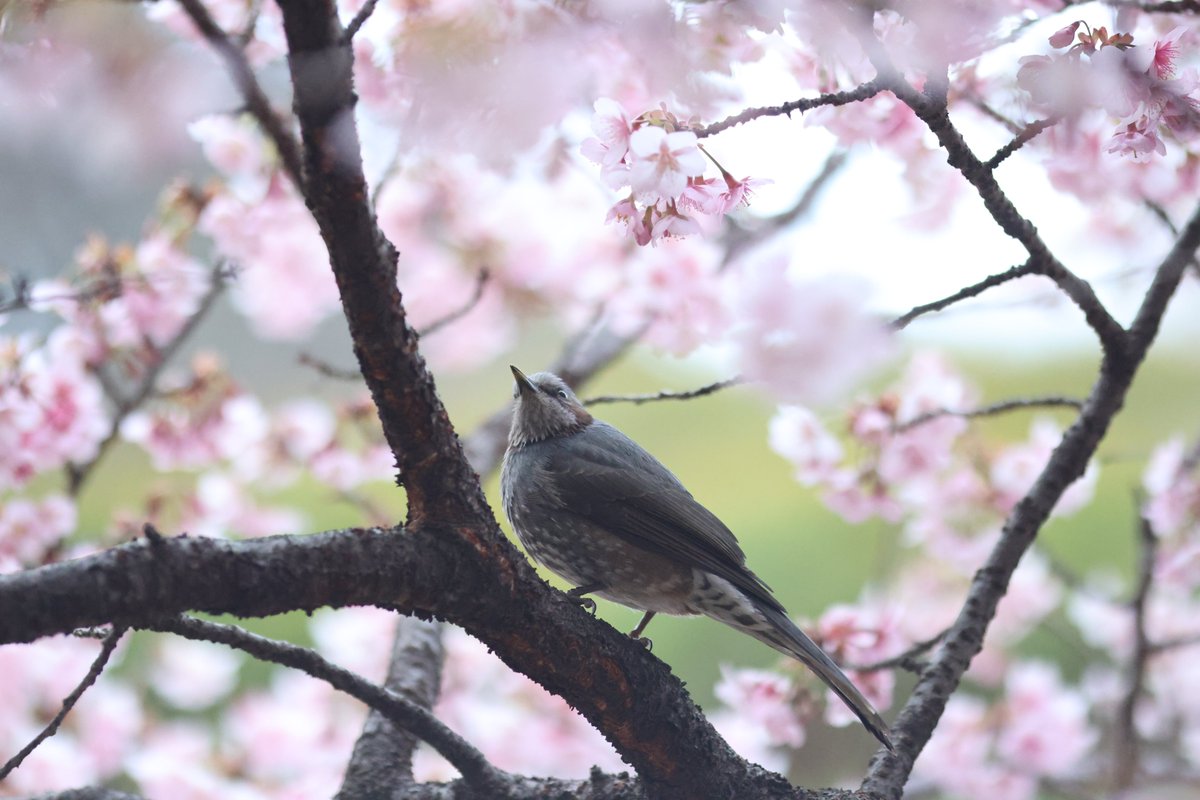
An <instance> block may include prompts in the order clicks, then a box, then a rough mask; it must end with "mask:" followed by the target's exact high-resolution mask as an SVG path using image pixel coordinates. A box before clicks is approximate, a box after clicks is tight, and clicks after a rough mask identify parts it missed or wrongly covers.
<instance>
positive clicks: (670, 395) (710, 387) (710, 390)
mask: <svg viewBox="0 0 1200 800" xmlns="http://www.w3.org/2000/svg"><path fill="white" fill-rule="evenodd" d="M741 382H742V378H741V376H739V375H735V376H734V377H732V378H726V379H725V380H721V381H716V382H714V383H709V384H706V385H704V386H701V387H699V388H696V389H689V390H687V391H684V392H672V391H668V390H666V389H664V390H663V391H661V392H655V393H653V394H602V395H596V396H595V397H585V398H584V399H583V400H582V403H583V404H584V405H585V406H598V405H602V404H604V403H632V404H634V405H635V406H640V405H641V404H643V403H653V402H656V401H659V400H691V399H693V398H696V397H706V396H708V395H710V394H715V393H716V392H719V391H720V390H722V389H725V388H727V387H729V386H737V385H738V384H739V383H741Z"/></svg>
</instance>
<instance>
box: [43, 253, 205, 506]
mask: <svg viewBox="0 0 1200 800" xmlns="http://www.w3.org/2000/svg"><path fill="white" fill-rule="evenodd" d="M228 275H229V273H228V271H227V268H226V266H225V265H224V264H217V265H216V266H214V267H213V269H212V272H211V273H210V275H209V285H208V291H206V292H205V293H204V296H203V297H201V298H200V303H199V305H197V306H196V310H195V311H194V312H192V315H191V316H190V317H188V318H187V320H186V321H184V323H183V325H182V326H181V327H180V328H179V330H178V331H177V332H176V333H175V335H174V336H173V337H171V340H170V341H168V342H167V343H166V344H164V345H163V346H162V347H160V348H158V349H157V351H156V352H154V353H153V358H152V360H151V361H150V363H149V364H148V365H147V366H146V368H145V371H144V372H143V373H142V376H141V378H140V379H139V380H138V382H137V384H136V385H135V386H134V387H133V389H132V390H131V391H130V392H129V394H123V393H121V392H119V391H118V390H117V387H116V386H115V385H114V383H113V382H112V381H111V380H109V377H108V375H107V374H106V373H105V372H104V370H103V369H97V370H96V378H97V379H98V380H99V381H100V383H101V385H103V386H104V390H105V393H106V394H107V395H108V398H109V400H111V401H112V402H113V404H114V406H115V409H114V411H113V419H112V424H110V425H109V428H108V432H107V433H106V434H105V435H104V438H103V439H101V440H100V443H99V445H98V446H97V449H96V454H95V455H94V456H92V458H91V460H90V461H87V462H85V463H82V464H73V463H72V464H68V465H67V467H66V472H67V491H68V493H70V494H71V496H72V497H74V496H77V495H78V494H79V492H80V491H81V490H82V489H83V485H84V483H85V482H86V481H87V479H88V476H90V475H91V474H92V471H93V470H94V469H95V468H96V465H97V464H98V463H100V460H101V459H102V458H103V457H104V455H105V454H106V453H107V452H108V450H109V448H110V447H112V445H113V443H114V442H116V440H117V436H118V435H119V434H120V432H121V423H123V422H124V421H125V418H126V417H128V416H129V415H130V414H131V413H133V412H134V411H135V410H137V409H138V408H139V407H140V406H141V405H142V403H144V402H146V400H147V399H148V398H149V397H150V395H151V394H152V393H153V392H154V387H155V384H156V383H157V382H158V376H159V375H160V374H162V371H163V369H164V368H165V367H166V365H167V364H168V363H169V362H170V361H171V359H172V358H174V356H175V354H176V353H178V352H179V348H180V347H182V346H183V343H184V342H185V341H186V340H187V339H188V337H190V336H191V335H192V333H193V332H194V331H195V330H196V328H198V327H199V326H200V323H201V322H202V321H203V320H204V318H205V317H206V316H208V313H209V312H210V311H211V310H212V309H213V307H214V306H215V305H216V302H217V299H218V298H219V297H220V296H221V293H222V292H223V291H224V290H225V285H226V284H225V280H226V278H227V277H228Z"/></svg>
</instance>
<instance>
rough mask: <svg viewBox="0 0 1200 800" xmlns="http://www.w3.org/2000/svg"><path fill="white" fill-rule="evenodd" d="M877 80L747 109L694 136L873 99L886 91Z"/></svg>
mask: <svg viewBox="0 0 1200 800" xmlns="http://www.w3.org/2000/svg"><path fill="white" fill-rule="evenodd" d="M887 88H888V87H887V86H884V85H883V83H881V82H880V81H878V80H871V81H867V82H866V83H864V84H862V85H861V86H856V87H854V88H853V89H847V90H846V91H844V92H829V93H827V94H821V95H817V96H816V97H802V98H800V99H799V100H792V101H791V102H789V103H784V104H783V105H779V106H763V107H760V108H747V109H746V110H745V111H742V112H740V113H738V114H734V115H733V116H732V117H726V118H725V119H723V120H721V121H719V122H714V123H712V124H711V125H705V126H704V127H702V128H694V129H693V131H694V132H695V134H696V136H698V137H699V138H701V139H703V138H705V137H706V136H712V135H713V134H715V133H720V132H721V131H723V130H726V129H727V128H732V127H734V126H735V125H741V124H742V123H744V122H749V121H750V120H753V119H758V118H759V117H782V116H791V115H792V114H793V113H795V112H797V111H800V112H804V111H809V110H810V109H814V108H818V107H820V106H844V105H846V104H847V103H856V102H858V101H859V100H866V99H867V98H868V97H874V96H875V95H877V94H879V93H880V92H882V91H884V90H885V89H887Z"/></svg>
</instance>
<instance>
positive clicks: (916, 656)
mask: <svg viewBox="0 0 1200 800" xmlns="http://www.w3.org/2000/svg"><path fill="white" fill-rule="evenodd" d="M945 636H946V631H945V630H943V631H941V632H940V633H938V634H936V635H935V636H931V637H930V638H928V639H923V640H921V641H919V642H914V643H913V645H912V646H911V647H909V648H908V649H907V650H905V651H904V652H903V653H899V654H897V655H894V656H892V657H891V658H885V659H883V660H882V661H873V662H871V663H869V664H853V663H849V664H847V663H843V664H842V666H843V667H844V668H846V669H849V670H854V671H855V672H878V671H880V670H884V669H897V668H898V669H902V670H905V671H906V672H912V673H915V674H920V672H921V670H923V669H925V666H926V664H927V663H928V662H926V661H924V660H922V659H921V658H920V657H921V656H923V655H925V654H926V653H928V652H929V651H930V650H932V649H933V648H934V647H936V646H937V644H938V642H940V641H942V639H943V638H945Z"/></svg>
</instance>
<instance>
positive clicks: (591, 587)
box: [567, 583, 604, 617]
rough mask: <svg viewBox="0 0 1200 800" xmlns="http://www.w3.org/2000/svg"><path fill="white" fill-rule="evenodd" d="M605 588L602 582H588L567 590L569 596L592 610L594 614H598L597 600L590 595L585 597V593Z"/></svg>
mask: <svg viewBox="0 0 1200 800" xmlns="http://www.w3.org/2000/svg"><path fill="white" fill-rule="evenodd" d="M603 588H604V584H602V583H586V584H584V585H583V586H576V587H575V588H574V589H571V590H570V591H568V592H567V596H568V597H570V598H571V599H572V600H574V601H575V602H576V603H578V604H579V605H580V606H581V607H582V608H583V609H584V610H586V611H590V612H592V616H593V617H594V616H596V601H595V600H593V599H592V598H590V597H584V595H585V594H590V593H591V592H596V591H599V590H601V589H603Z"/></svg>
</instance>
